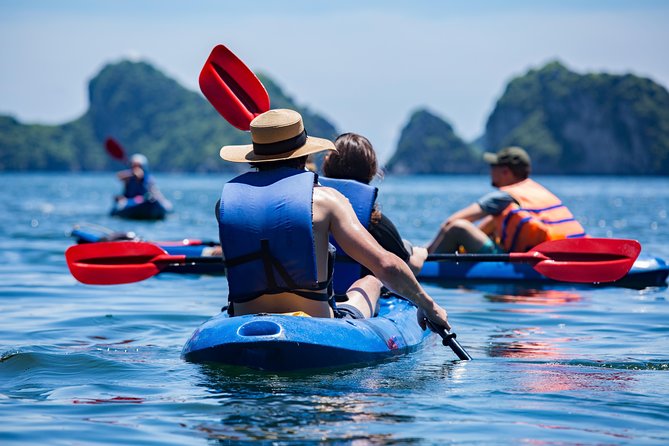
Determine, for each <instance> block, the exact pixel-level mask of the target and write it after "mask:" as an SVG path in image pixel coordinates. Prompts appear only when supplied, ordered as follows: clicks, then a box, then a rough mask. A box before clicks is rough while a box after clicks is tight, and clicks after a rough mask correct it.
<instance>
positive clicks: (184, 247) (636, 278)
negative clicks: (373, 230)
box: [72, 227, 669, 289]
mask: <svg viewBox="0 0 669 446" xmlns="http://www.w3.org/2000/svg"><path fill="white" fill-rule="evenodd" d="M72 236H73V237H74V238H75V239H76V241H77V243H95V242H99V241H111V240H133V239H137V240H138V238H137V236H136V235H135V234H134V233H132V232H131V233H116V232H112V231H107V233H106V234H101V233H100V231H99V230H95V229H93V228H83V227H81V228H80V227H75V229H74V230H73V231H72ZM155 243H156V244H157V245H159V246H160V247H162V248H163V249H164V250H165V251H167V252H168V253H169V254H172V255H185V256H187V257H198V256H206V252H207V250H208V249H209V248H211V247H212V246H215V245H216V244H215V243H214V242H202V241H200V240H192V239H184V240H181V241H174V242H155ZM163 271H164V272H172V273H184V274H225V268H224V267H223V264H221V265H217V264H215V263H204V262H203V263H197V262H194V263H188V264H181V265H170V266H168V267H167V268H165V269H164V270H163ZM668 276H669V264H667V262H666V261H665V260H664V259H661V258H659V257H653V256H650V255H644V254H642V255H640V256H639V258H638V259H636V261H635V262H634V265H633V266H632V269H630V271H629V272H628V273H627V275H625V277H623V278H622V279H620V280H618V281H616V282H609V283H604V284H601V285H603V286H619V287H625V288H633V289H643V288H647V287H665V286H667V277H668ZM418 279H419V280H420V281H421V282H427V283H434V284H437V285H441V286H467V285H474V284H487V283H504V284H512V283H517V284H527V285H535V284H536V285H551V284H558V283H564V282H557V281H555V280H552V279H549V278H548V277H546V276H544V275H542V274H540V273H538V272H537V271H535V270H534V268H532V266H531V265H529V264H527V263H512V262H473V261H459V262H453V261H451V262H443V261H442V262H439V261H429V262H425V265H424V266H423V269H422V270H421V272H420V274H419V275H418ZM575 286H581V287H583V286H588V285H587V284H582V283H580V284H577V285H575Z"/></svg>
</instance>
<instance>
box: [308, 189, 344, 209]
mask: <svg viewBox="0 0 669 446" xmlns="http://www.w3.org/2000/svg"><path fill="white" fill-rule="evenodd" d="M314 204H315V205H317V206H322V207H323V208H324V209H331V210H335V209H337V208H338V207H339V206H342V205H343V206H345V205H346V204H348V198H346V197H345V196H344V195H343V194H342V193H341V192H339V191H338V190H336V189H333V188H331V187H325V186H317V187H314Z"/></svg>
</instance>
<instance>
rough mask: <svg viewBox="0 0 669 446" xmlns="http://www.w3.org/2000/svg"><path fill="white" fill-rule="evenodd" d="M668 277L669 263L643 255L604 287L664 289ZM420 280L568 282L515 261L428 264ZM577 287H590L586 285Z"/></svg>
mask: <svg viewBox="0 0 669 446" xmlns="http://www.w3.org/2000/svg"><path fill="white" fill-rule="evenodd" d="M667 276H669V265H667V262H666V261H665V260H663V259H661V258H659V257H652V256H647V255H640V256H639V257H638V258H637V259H636V261H635V262H634V265H632V268H631V269H630V270H629V272H628V273H627V274H626V275H625V276H624V277H623V278H622V279H619V280H617V281H615V282H607V283H602V284H601V285H602V286H619V287H625V288H634V289H643V288H646V287H656V286H657V287H664V286H667ZM418 279H419V280H420V281H421V282H427V283H435V284H439V285H442V286H448V285H467V284H480V283H523V284H527V285H529V284H537V285H542V284H549V283H553V284H555V283H564V282H558V281H556V280H552V279H549V278H548V277H546V276H544V275H542V274H541V273H539V272H537V271H536V270H535V269H534V268H532V265H530V264H527V263H514V262H472V261H460V262H438V261H430V262H425V264H424V265H423V268H422V269H421V271H420V274H419V275H418ZM577 285H579V286H588V284H582V283H579V284H577ZM593 285H595V284H593Z"/></svg>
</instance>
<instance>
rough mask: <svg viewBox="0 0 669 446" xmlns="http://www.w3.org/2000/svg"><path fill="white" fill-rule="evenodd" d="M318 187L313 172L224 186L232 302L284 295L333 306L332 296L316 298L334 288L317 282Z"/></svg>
mask: <svg viewBox="0 0 669 446" xmlns="http://www.w3.org/2000/svg"><path fill="white" fill-rule="evenodd" d="M316 181H317V176H316V175H315V174H314V173H313V172H308V171H305V170H298V169H293V168H279V169H275V170H268V171H261V172H249V173H245V174H243V175H240V176H238V177H236V178H234V179H232V180H231V181H229V182H228V183H226V184H225V186H224V187H223V193H222V195H221V206H220V222H219V235H220V239H221V247H222V249H223V254H224V256H225V264H226V276H227V279H228V285H229V290H230V293H229V295H228V300H229V301H230V302H232V303H235V302H248V301H250V300H253V299H255V298H257V297H259V296H262V295H264V294H278V293H282V292H291V293H294V294H297V295H300V296H302V297H306V298H308V299H313V300H318V301H328V300H330V296H329V294H325V293H316V292H314V291H319V290H324V289H326V288H328V286H329V284H330V281H329V280H327V281H324V282H319V281H318V271H317V266H316V248H315V242H314V232H313V222H312V219H313V217H312V201H313V187H314V184H315V183H316ZM328 278H330V277H328ZM309 290H310V291H309Z"/></svg>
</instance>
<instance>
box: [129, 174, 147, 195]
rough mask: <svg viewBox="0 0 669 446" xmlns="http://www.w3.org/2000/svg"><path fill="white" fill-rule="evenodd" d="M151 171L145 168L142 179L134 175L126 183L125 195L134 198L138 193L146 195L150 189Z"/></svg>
mask: <svg viewBox="0 0 669 446" xmlns="http://www.w3.org/2000/svg"><path fill="white" fill-rule="evenodd" d="M149 178H150V176H149V173H148V172H147V171H146V170H145V171H144V177H143V178H142V180H141V181H140V180H138V179H137V177H135V176H134V175H132V176H131V177H130V178H128V180H127V181H126V183H125V190H124V191H123V195H124V196H125V197H126V198H133V197H136V196H138V195H145V194H146V193H147V192H148V191H149Z"/></svg>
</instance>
